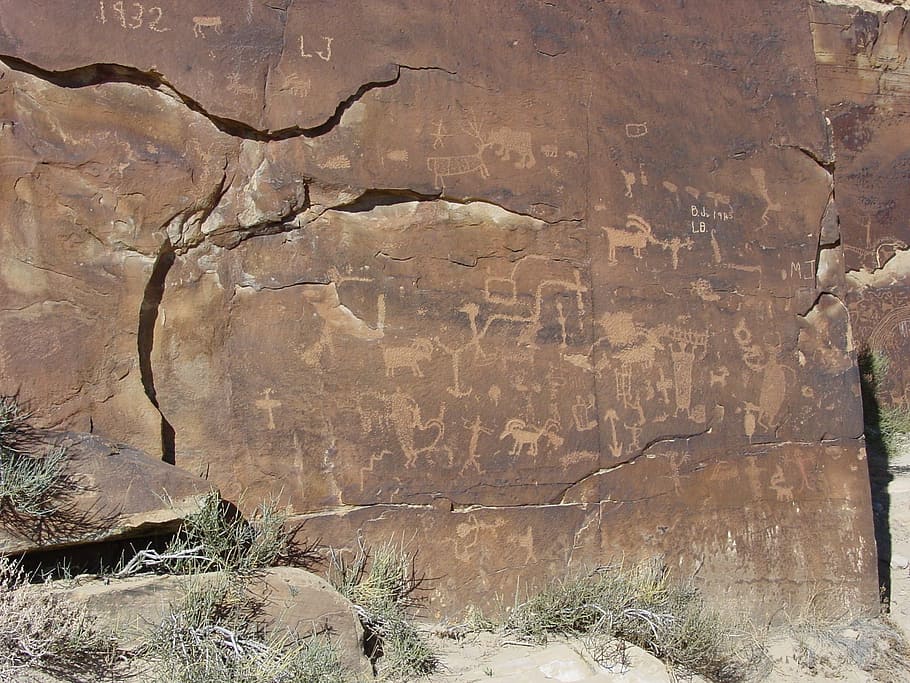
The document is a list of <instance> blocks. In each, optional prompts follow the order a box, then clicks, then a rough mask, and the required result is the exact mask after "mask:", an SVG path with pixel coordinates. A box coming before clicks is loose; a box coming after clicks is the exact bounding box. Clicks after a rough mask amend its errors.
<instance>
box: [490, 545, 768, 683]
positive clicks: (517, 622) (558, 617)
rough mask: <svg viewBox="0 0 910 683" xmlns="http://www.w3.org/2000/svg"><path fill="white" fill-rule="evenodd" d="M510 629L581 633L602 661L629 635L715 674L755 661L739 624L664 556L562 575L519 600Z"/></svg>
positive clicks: (523, 634) (539, 634)
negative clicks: (676, 577) (675, 575)
mask: <svg viewBox="0 0 910 683" xmlns="http://www.w3.org/2000/svg"><path fill="white" fill-rule="evenodd" d="M505 630H506V632H508V633H509V634H511V635H512V636H513V637H516V638H518V639H523V640H528V641H532V642H545V641H546V640H547V639H548V638H551V637H554V636H581V637H583V638H584V639H586V642H587V644H588V646H589V649H590V650H591V653H592V655H594V657H595V659H598V660H599V661H601V662H602V663H607V662H606V661H604V660H605V659H608V658H609V657H611V656H614V655H615V654H616V641H625V642H629V643H632V644H634V645H638V646H639V647H641V648H644V649H645V650H648V651H649V652H651V653H652V654H654V655H656V656H657V657H660V658H661V659H663V660H665V661H667V662H670V663H672V664H673V665H674V666H675V667H677V668H679V669H680V670H681V671H682V672H684V673H686V672H688V673H693V674H699V675H702V676H705V677H706V678H709V679H711V680H713V681H724V682H727V681H740V680H743V679H744V677H745V673H746V670H747V669H748V668H749V665H750V662H749V657H748V656H746V655H748V654H749V651H748V650H749V649H748V648H745V647H743V643H744V641H743V640H742V639H741V638H738V637H737V635H738V634H737V633H736V631H735V630H734V629H733V628H732V627H731V626H730V625H729V624H727V623H725V621H724V620H723V619H721V618H720V616H719V615H718V614H717V613H716V612H714V611H713V610H711V609H709V607H708V606H707V605H706V603H705V602H704V600H703V599H702V598H701V597H700V596H699V594H698V591H697V590H696V589H695V588H694V587H693V586H692V585H691V584H689V583H685V582H676V581H673V580H671V576H670V572H669V571H668V569H667V567H666V566H665V565H663V564H662V563H661V562H659V561H657V560H649V561H646V562H642V563H639V564H634V565H623V564H620V565H611V566H609V567H601V568H598V569H596V570H595V571H593V572H590V573H587V574H583V575H579V576H575V577H572V578H567V579H562V580H558V581H555V582H553V583H551V584H550V585H549V586H547V587H546V588H545V589H544V590H543V591H541V592H540V593H538V594H537V595H535V596H533V597H531V598H530V599H528V600H527V601H525V602H523V603H520V604H518V605H516V606H515V608H514V609H513V610H512V612H511V614H510V615H509V617H508V620H507V622H506V624H505ZM620 649H621V648H620Z"/></svg>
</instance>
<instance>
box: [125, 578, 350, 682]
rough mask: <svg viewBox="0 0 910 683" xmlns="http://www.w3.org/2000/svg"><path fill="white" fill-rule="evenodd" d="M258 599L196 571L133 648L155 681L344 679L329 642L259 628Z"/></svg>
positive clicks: (235, 583)
mask: <svg viewBox="0 0 910 683" xmlns="http://www.w3.org/2000/svg"><path fill="white" fill-rule="evenodd" d="M258 607H259V605H258V603H257V602H256V601H255V599H253V598H252V597H251V596H250V595H249V594H248V592H247V591H246V589H245V587H244V585H243V583H242V582H238V581H237V580H236V578H235V577H232V576H231V575H225V574H219V575H215V576H200V577H197V579H196V581H194V583H193V584H192V585H191V586H190V588H189V589H188V591H187V593H186V596H185V597H184V599H183V601H182V602H181V603H180V604H178V605H172V606H171V610H170V613H169V614H168V615H167V616H166V617H165V618H164V620H163V621H162V622H161V624H159V626H158V627H157V628H156V629H154V630H153V631H152V633H151V635H150V637H149V638H148V640H147V642H146V643H145V645H144V647H143V648H142V650H141V651H140V653H139V654H140V656H141V658H142V660H143V661H145V662H147V663H148V664H149V668H148V670H147V671H145V672H143V680H149V681H154V682H155V683H346V682H349V681H351V678H350V676H349V675H348V673H347V672H346V671H345V670H344V669H343V668H342V667H341V665H340V663H339V660H338V655H337V652H336V650H335V649H334V647H333V646H332V644H331V642H330V641H328V640H326V639H325V638H323V637H320V636H313V637H311V638H307V639H302V638H300V637H299V636H297V635H296V634H294V633H291V632H287V633H285V634H281V635H274V634H270V635H267V634H266V633H265V630H264V628H263V627H262V625H261V624H260V623H259V621H258V619H257V616H258Z"/></svg>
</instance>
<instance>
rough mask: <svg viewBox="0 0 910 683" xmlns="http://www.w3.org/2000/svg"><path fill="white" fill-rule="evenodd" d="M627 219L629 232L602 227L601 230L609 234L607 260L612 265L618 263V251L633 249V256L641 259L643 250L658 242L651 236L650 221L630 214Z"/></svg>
mask: <svg viewBox="0 0 910 683" xmlns="http://www.w3.org/2000/svg"><path fill="white" fill-rule="evenodd" d="M627 219H628V220H627V221H626V228H629V229H628V230H621V229H619V228H610V227H606V226H601V230H603V231H604V232H606V233H607V242H608V245H609V251H608V252H607V258H608V259H609V261H610V262H611V263H616V262H617V261H616V250H617V249H619V248H629V249H631V250H632V255H633V256H635V258H637V259H640V258H641V250H642V249H644V248H645V247H647V246H648V245H649V244H653V243H655V242H656V240H655V239H654V238H653V237H652V235H651V224H650V223H648V221H646V220H645V219H644V218H642V217H641V216H636V215H635V214H629V215H628V216H627Z"/></svg>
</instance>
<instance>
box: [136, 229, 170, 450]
mask: <svg viewBox="0 0 910 683" xmlns="http://www.w3.org/2000/svg"><path fill="white" fill-rule="evenodd" d="M175 259H176V254H175V253H174V247H173V245H171V243H170V241H169V240H168V241H167V242H165V244H164V247H163V248H162V250H161V253H159V254H158V258H157V259H155V266H154V267H153V268H152V275H151V277H150V278H149V281H148V283H147V284H146V285H145V292H144V293H143V296H142V304H141V305H140V306H139V331H138V335H137V336H138V351H139V374H140V376H141V377H142V387H143V388H144V389H145V395H146V396H148V399H149V401H151V403H152V405H153V406H155V410H157V411H158V414H159V415H160V416H161V459H162V460H163V461H164V462H166V463H168V464H171V465H174V464H175V463H176V459H175V451H174V428H173V427H172V426H171V423H170V422H168V421H167V418H166V417H165V416H164V413H162V412H161V407H160V406H159V405H158V395H157V393H156V391H155V377H154V375H153V374H152V348H153V347H154V345H155V323H156V322H157V321H158V308H159V307H160V306H161V299H162V298H163V297H164V281H165V279H166V278H167V274H168V272H169V271H170V269H171V266H173V265H174V260H175Z"/></svg>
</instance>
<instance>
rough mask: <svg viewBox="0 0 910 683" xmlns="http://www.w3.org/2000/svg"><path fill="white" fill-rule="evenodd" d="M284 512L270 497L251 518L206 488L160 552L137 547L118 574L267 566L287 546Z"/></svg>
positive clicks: (288, 535) (244, 569) (282, 554)
mask: <svg viewBox="0 0 910 683" xmlns="http://www.w3.org/2000/svg"><path fill="white" fill-rule="evenodd" d="M286 523H287V515H285V514H284V513H282V512H281V511H279V509H278V505H277V503H275V502H274V501H269V502H264V503H261V504H260V505H259V506H258V507H257V508H256V510H255V511H254V512H253V514H252V515H251V517H250V519H249V520H246V519H244V518H243V516H242V515H240V513H239V512H238V511H237V509H236V508H234V507H233V506H231V505H230V504H229V503H226V502H225V501H222V500H221V496H219V495H218V492H217V491H211V492H209V493H208V494H206V495H205V496H204V497H203V498H202V501H201V502H200V504H199V507H198V509H197V510H196V511H195V512H192V513H190V514H189V515H187V516H186V518H185V519H184V521H183V524H182V525H181V527H180V529H179V531H178V532H177V534H176V536H175V537H174V539H173V540H172V541H171V542H170V543H169V544H168V545H167V547H166V548H165V550H164V551H163V552H161V553H159V552H157V551H154V550H148V549H147V550H143V551H140V552H139V553H138V554H137V555H136V556H135V557H134V558H133V559H132V560H131V561H130V562H129V563H127V565H126V566H125V567H123V569H121V570H120V571H119V572H117V574H118V575H120V576H125V575H129V574H132V573H134V572H136V571H140V570H142V569H148V568H154V569H158V570H165V571H169V572H174V573H178V574H198V573H201V572H208V571H226V572H237V573H248V572H252V571H256V570H259V569H266V568H268V567H272V566H274V565H276V564H277V563H278V562H279V560H282V559H284V558H285V557H286V556H287V555H288V553H289V552H290V550H291V546H292V541H291V533H290V532H289V531H287V529H286Z"/></svg>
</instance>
